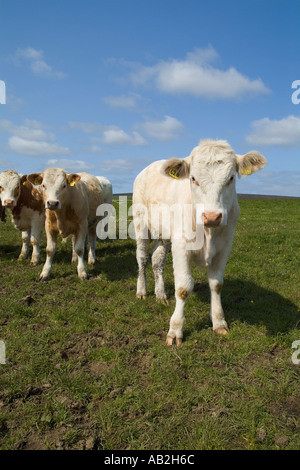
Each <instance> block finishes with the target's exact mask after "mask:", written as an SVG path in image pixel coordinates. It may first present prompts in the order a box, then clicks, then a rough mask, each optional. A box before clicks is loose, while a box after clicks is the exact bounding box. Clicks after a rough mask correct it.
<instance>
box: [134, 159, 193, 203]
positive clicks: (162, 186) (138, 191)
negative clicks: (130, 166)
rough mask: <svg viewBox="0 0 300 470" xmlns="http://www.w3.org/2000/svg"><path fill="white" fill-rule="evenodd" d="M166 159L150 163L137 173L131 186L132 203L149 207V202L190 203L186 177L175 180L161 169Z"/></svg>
mask: <svg viewBox="0 0 300 470" xmlns="http://www.w3.org/2000/svg"><path fill="white" fill-rule="evenodd" d="M165 161H166V160H159V161H156V162H153V163H151V164H150V165H149V166H147V167H146V168H145V169H144V170H142V171H141V173H139V174H138V176H137V177H136V179H135V181H134V186H133V203H140V204H143V205H145V206H146V207H147V208H150V206H151V204H167V205H168V206H172V205H174V204H190V203H191V190H190V182H189V179H188V178H184V179H180V180H176V179H174V178H170V177H168V176H166V175H165V174H163V172H162V171H161V169H162V167H163V164H164V163H165Z"/></svg>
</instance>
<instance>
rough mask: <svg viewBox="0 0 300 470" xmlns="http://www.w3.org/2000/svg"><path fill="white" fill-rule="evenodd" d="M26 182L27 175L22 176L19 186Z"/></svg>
mask: <svg viewBox="0 0 300 470" xmlns="http://www.w3.org/2000/svg"><path fill="white" fill-rule="evenodd" d="M26 181H27V175H22V176H21V180H20V183H21V184H25V183H26Z"/></svg>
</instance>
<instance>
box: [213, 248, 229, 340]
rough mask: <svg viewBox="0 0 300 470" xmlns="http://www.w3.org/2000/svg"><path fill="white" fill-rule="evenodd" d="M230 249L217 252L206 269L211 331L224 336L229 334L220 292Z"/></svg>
mask: <svg viewBox="0 0 300 470" xmlns="http://www.w3.org/2000/svg"><path fill="white" fill-rule="evenodd" d="M229 252H230V249H225V250H223V251H221V252H219V253H218V254H217V255H216V256H215V257H214V258H213V260H212V263H211V265H210V266H209V267H208V272H207V274H208V282H209V287H210V293H211V304H210V317H211V320H212V324H213V330H214V331H215V332H216V333H219V334H222V335H226V334H227V333H228V332H229V328H228V325H227V323H226V321H225V317H224V312H223V308H222V303H221V291H222V286H223V278H224V271H225V267H226V263H227V259H228V255H229Z"/></svg>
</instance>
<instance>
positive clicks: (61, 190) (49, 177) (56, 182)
mask: <svg viewBox="0 0 300 470" xmlns="http://www.w3.org/2000/svg"><path fill="white" fill-rule="evenodd" d="M27 179H28V180H29V181H30V183H31V184H32V185H34V186H38V187H39V190H40V191H41V193H42V195H43V200H44V203H45V208H46V209H50V210H52V211H56V210H59V209H61V208H62V207H63V206H64V202H65V199H66V194H67V190H68V188H69V187H70V186H75V185H76V184H77V183H78V181H79V180H80V175H78V174H76V173H71V174H68V173H67V172H66V171H64V170H62V169H60V168H48V169H47V170H45V172H44V173H33V174H31V175H28V176H27Z"/></svg>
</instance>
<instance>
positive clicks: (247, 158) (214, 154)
mask: <svg viewBox="0 0 300 470" xmlns="http://www.w3.org/2000/svg"><path fill="white" fill-rule="evenodd" d="M266 164H267V160H266V159H265V157H264V156H263V155H261V154H260V153H259V152H257V151H251V152H248V153H246V154H245V155H236V154H235V153H234V151H233V150H232V148H231V147H230V145H229V144H228V143H227V142H226V141H225V140H204V141H201V142H200V144H199V145H198V146H197V147H195V148H194V149H193V151H192V153H191V155H190V157H189V158H187V159H183V160H180V159H178V158H171V159H170V160H167V161H166V162H165V163H164V165H163V168H162V171H163V173H165V174H166V175H167V176H169V177H173V178H175V179H181V178H189V179H190V185H191V193H192V202H193V205H194V206H196V205H197V204H201V205H202V206H203V207H204V210H203V214H202V220H203V223H204V225H205V226H207V227H218V226H222V225H226V224H227V215H228V213H229V211H230V209H231V207H232V204H233V202H234V200H235V197H236V191H235V179H236V174H238V175H239V176H244V175H251V174H252V173H254V172H255V171H258V170H260V169H261V168H263V167H264V166H265V165H266Z"/></svg>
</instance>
